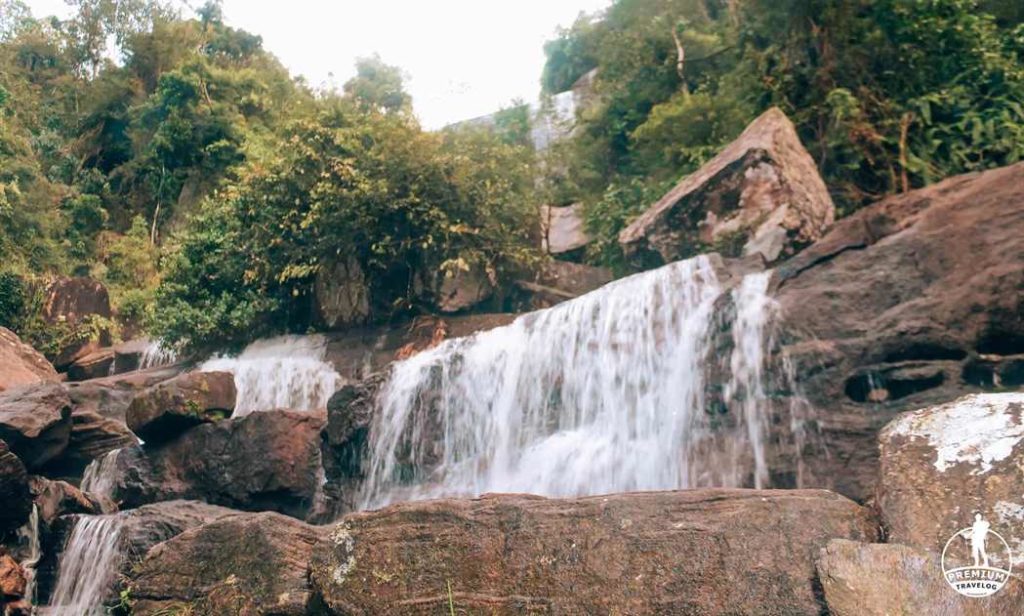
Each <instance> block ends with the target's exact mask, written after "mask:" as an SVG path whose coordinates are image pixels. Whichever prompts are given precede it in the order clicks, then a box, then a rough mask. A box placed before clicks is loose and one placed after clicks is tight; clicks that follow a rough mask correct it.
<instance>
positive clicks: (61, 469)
mask: <svg viewBox="0 0 1024 616" xmlns="http://www.w3.org/2000/svg"><path fill="white" fill-rule="evenodd" d="M138 442H139V439H138V438H137V437H136V436H135V435H134V434H133V433H132V431H131V430H129V429H128V426H126V425H124V423H123V422H120V421H118V420H116V419H110V418H109V417H104V416H102V415H100V414H99V413H96V412H93V411H87V410H79V409H77V408H76V409H72V411H71V438H70V439H69V440H68V446H67V448H66V449H65V450H64V452H63V453H62V454H61V455H60V457H59V458H57V459H56V460H54V461H53V462H51V463H50V464H48V465H47V471H48V472H49V473H51V474H60V475H66V476H69V477H77V476H79V475H80V474H81V472H82V471H83V470H85V467H86V466H87V465H88V464H89V462H92V461H93V460H95V459H96V458H99V457H101V456H102V455H103V454H105V453H107V452H108V451H113V450H114V449H120V448H122V447H131V446H133V445H135V444H136V443H138Z"/></svg>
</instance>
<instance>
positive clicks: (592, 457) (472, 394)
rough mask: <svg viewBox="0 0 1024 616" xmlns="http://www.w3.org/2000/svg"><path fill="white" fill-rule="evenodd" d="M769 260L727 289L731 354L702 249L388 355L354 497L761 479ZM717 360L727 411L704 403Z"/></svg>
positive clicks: (574, 491) (619, 488)
mask: <svg viewBox="0 0 1024 616" xmlns="http://www.w3.org/2000/svg"><path fill="white" fill-rule="evenodd" d="M769 275H770V274H768V273H764V274H755V275H752V276H749V277H747V278H746V279H744V280H743V281H742V283H741V284H740V286H739V287H738V288H737V289H735V290H734V291H733V292H732V294H731V300H732V302H733V303H734V304H735V307H736V317H735V319H733V321H734V323H733V327H732V342H733V344H732V345H731V346H732V350H731V351H730V353H731V354H730V356H729V358H728V359H729V361H728V362H727V363H726V362H723V361H720V360H718V358H715V357H712V342H713V333H714V330H715V326H716V324H717V323H718V321H716V319H715V315H714V309H715V305H716V300H717V299H718V298H719V297H720V296H721V295H722V293H723V290H722V287H721V285H720V283H719V281H718V279H717V277H716V275H715V272H714V270H713V268H712V267H711V264H710V262H709V261H708V259H707V258H706V257H703V256H701V257H697V258H694V259H691V260H688V261H683V262H679V263H673V264H671V265H668V266H665V267H662V268H660V269H658V270H654V271H651V272H646V273H643V274H638V275H636V276H632V277H629V278H626V279H623V280H620V281H618V282H615V283H612V284H610V285H607V286H605V287H603V288H601V289H599V290H597V291H595V292H593V293H589V294H587V295H584V296H582V297H580V298H577V299H575V300H573V301H570V302H566V303H564V304H561V305H559V306H556V307H554V308H551V309H548V310H543V311H539V312H535V313H531V314H528V315H524V316H523V317H520V318H519V319H517V320H516V321H515V322H513V323H512V324H510V325H508V326H506V327H501V328H497V329H494V330H490V331H487V332H483V333H480V334H478V335H476V336H474V337H471V338H465V339H454V340H449V341H447V342H445V343H444V344H442V345H440V346H438V347H435V348H433V349H430V350H427V351H424V352H422V353H420V354H418V355H416V356H414V357H412V358H410V359H408V360H406V361H404V362H400V363H397V364H395V365H394V367H393V371H392V373H391V374H390V376H389V379H388V381H387V382H386V383H385V385H384V386H383V388H382V390H381V392H380V394H379V398H378V405H379V409H378V413H377V414H376V417H375V419H374V423H373V425H372V426H371V436H370V439H371V440H370V446H369V452H370V458H369V464H368V476H367V479H366V481H365V483H364V486H363V490H362V494H361V498H360V505H361V506H362V507H364V508H370V507H377V506H381V505H384V504H387V503H389V502H394V501H399V500H410V499H420V498H433V497H440V496H454V495H478V494H481V493H484V492H528V493H533V494H542V495H548V496H575V495H586V494H602V493H610V492H623V491H630V490H654V489H675V488H686V487H698V486H742V485H750V484H753V485H755V486H757V487H762V486H764V485H766V484H767V483H768V464H767V461H766V446H765V440H766V436H767V431H768V418H767V415H768V413H769V404H770V401H769V400H767V399H766V394H765V386H764V380H765V363H766V361H767V352H766V351H767V350H768V349H769V348H770V345H771V342H770V331H771V329H772V327H771V324H772V322H773V319H774V317H775V315H776V310H775V304H774V302H773V301H772V300H771V299H770V298H768V297H767V295H766V288H767V284H768V279H769ZM718 364H724V366H725V367H727V369H728V372H729V373H731V374H730V376H729V377H728V378H729V382H728V383H727V384H726V386H725V388H724V391H723V394H724V395H723V399H724V401H725V403H726V406H727V408H728V409H729V413H728V415H729V417H728V418H727V419H726V418H723V417H722V416H721V415H720V414H716V413H714V409H709V408H706V406H707V405H706V404H705V388H706V385H707V383H706V380H707V378H708V376H709V374H708V372H709V370H710V369H711V368H712V367H713V366H715V365H718Z"/></svg>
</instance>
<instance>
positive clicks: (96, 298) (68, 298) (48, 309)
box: [42, 277, 112, 369]
mask: <svg viewBox="0 0 1024 616" xmlns="http://www.w3.org/2000/svg"><path fill="white" fill-rule="evenodd" d="M44 293H45V301H44V303H43V310H42V317H43V319H44V320H45V321H46V322H47V323H50V324H51V325H60V324H66V325H67V326H69V327H72V328H73V327H76V326H78V325H81V324H82V323H83V322H84V321H85V320H86V319H87V318H88V317H93V316H95V317H101V318H104V319H109V318H110V317H111V311H110V295H109V293H107V288H106V287H105V286H103V283H101V282H99V281H98V280H94V279H92V278H86V277H72V278H67V277H58V278H54V279H53V280H52V281H50V283H49V284H48V285H47V286H46V289H45V291H44ZM111 342H112V339H111V336H110V332H109V331H107V330H105V329H104V330H102V331H99V335H98V336H96V337H91V338H81V339H75V341H73V342H70V343H68V344H66V345H65V346H64V347H62V348H60V349H58V350H57V352H56V353H55V354H54V357H53V358H52V359H53V364H54V366H56V367H57V368H58V369H64V368H66V367H67V366H68V365H70V364H71V363H72V362H74V361H75V360H76V359H78V358H80V357H84V356H85V355H88V354H89V353H92V352H94V351H97V350H99V349H100V348H102V347H105V346H110V344H111Z"/></svg>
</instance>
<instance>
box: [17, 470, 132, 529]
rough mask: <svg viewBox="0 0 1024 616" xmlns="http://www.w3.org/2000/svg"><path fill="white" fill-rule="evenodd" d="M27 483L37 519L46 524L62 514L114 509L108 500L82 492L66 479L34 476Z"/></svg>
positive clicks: (94, 513) (95, 512)
mask: <svg viewBox="0 0 1024 616" xmlns="http://www.w3.org/2000/svg"><path fill="white" fill-rule="evenodd" d="M29 485H30V488H31V491H32V499H33V502H34V503H35V505H36V507H38V509H39V521H40V522H42V523H43V524H46V525H47V526H48V525H50V524H53V523H54V522H56V521H57V519H58V518H59V517H61V516H64V515H73V514H83V515H98V514H101V513H110V512H111V511H113V510H114V509H115V508H114V507H113V503H111V502H110V501H109V500H106V499H104V498H102V497H100V496H97V495H94V494H89V493H86V492H82V491H81V490H79V489H78V488H76V487H75V486H73V485H71V484H70V483H68V482H66V481H52V480H50V479H47V478H45V477H39V476H34V477H32V478H31V479H30V483H29Z"/></svg>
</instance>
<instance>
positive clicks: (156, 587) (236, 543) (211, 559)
mask: <svg viewBox="0 0 1024 616" xmlns="http://www.w3.org/2000/svg"><path fill="white" fill-rule="evenodd" d="M323 534H324V529H322V528H318V527H315V526H310V525H308V524H304V523H302V522H299V521H298V520H294V519H292V518H288V517H286V516H282V515H280V514H276V513H255V514H238V515H231V516H227V517H223V518H221V519H219V520H217V521H215V522H211V523H209V524H205V525H203V526H200V527H198V528H194V529H192V530H189V531H186V532H184V533H182V534H180V535H178V536H177V537H175V538H173V539H171V540H169V541H166V542H165V543H161V544H160V545H157V546H156V547H154V548H153V549H152V550H150V551H149V553H148V554H147V555H146V558H145V560H143V561H142V563H141V564H140V565H139V567H138V568H137V570H136V571H135V573H134V574H133V576H132V580H131V587H132V599H133V600H134V605H133V608H132V613H133V614H153V615H155V614H165V613H168V612H169V611H173V610H179V611H181V612H183V613H185V612H187V613H189V614H195V615H197V616H199V615H209V616H215V615H218V616H219V615H220V614H251V615H252V616H260V615H266V616H270V615H274V616H289V615H295V616H303V615H305V614H308V613H311V612H310V611H309V609H310V607H311V601H310V598H311V592H310V588H309V582H308V569H309V559H310V555H311V553H312V551H313V545H314V544H315V543H316V541H317V540H318V539H320V538H321V537H322V536H323Z"/></svg>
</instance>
